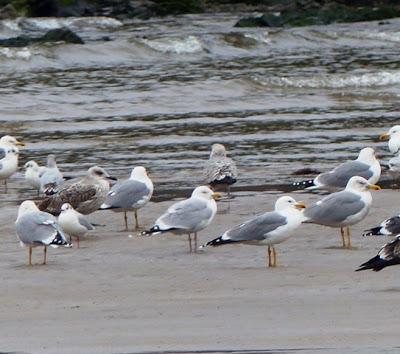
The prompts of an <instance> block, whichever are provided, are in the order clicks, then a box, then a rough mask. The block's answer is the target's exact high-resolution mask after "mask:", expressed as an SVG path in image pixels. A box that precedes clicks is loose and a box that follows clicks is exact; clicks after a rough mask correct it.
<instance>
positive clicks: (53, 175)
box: [40, 154, 64, 194]
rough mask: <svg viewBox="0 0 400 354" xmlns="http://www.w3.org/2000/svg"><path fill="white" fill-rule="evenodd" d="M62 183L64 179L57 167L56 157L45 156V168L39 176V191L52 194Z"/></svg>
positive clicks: (51, 155)
mask: <svg viewBox="0 0 400 354" xmlns="http://www.w3.org/2000/svg"><path fill="white" fill-rule="evenodd" d="M63 183H64V177H63V175H62V173H61V172H60V170H59V169H58V167H57V162H56V157H55V156H54V155H53V154H50V155H48V156H47V166H46V168H45V170H44V171H43V173H41V175H40V191H41V192H45V194H54V192H55V191H56V189H57V187H58V186H60V185H61V184H63Z"/></svg>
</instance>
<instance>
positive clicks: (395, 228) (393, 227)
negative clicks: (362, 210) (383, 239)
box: [363, 214, 400, 236]
mask: <svg viewBox="0 0 400 354" xmlns="http://www.w3.org/2000/svg"><path fill="white" fill-rule="evenodd" d="M399 234H400V214H399V215H395V216H392V217H391V218H389V219H386V220H384V221H382V222H381V223H380V224H379V225H378V226H376V227H373V228H371V229H368V230H365V231H364V232H363V236H381V235H383V236H396V235H399Z"/></svg>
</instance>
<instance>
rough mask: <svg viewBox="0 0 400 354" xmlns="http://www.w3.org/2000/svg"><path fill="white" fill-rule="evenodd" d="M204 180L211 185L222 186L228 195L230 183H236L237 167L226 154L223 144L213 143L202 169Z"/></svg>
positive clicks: (213, 186)
mask: <svg viewBox="0 0 400 354" xmlns="http://www.w3.org/2000/svg"><path fill="white" fill-rule="evenodd" d="M204 177H205V181H206V182H207V183H208V184H209V185H210V186H211V187H212V188H215V187H217V186H223V187H225V188H226V189H227V191H228V196H230V191H231V185H232V184H234V183H236V180H237V169H236V164H235V162H234V161H233V160H232V159H230V158H229V157H227V156H226V149H225V146H224V145H222V144H213V145H212V147H211V153H210V158H209V160H208V161H207V163H206V166H205V169H204Z"/></svg>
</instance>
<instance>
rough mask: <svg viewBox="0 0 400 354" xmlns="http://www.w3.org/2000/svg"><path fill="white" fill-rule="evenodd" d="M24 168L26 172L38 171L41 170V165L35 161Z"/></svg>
mask: <svg viewBox="0 0 400 354" xmlns="http://www.w3.org/2000/svg"><path fill="white" fill-rule="evenodd" d="M24 167H25V169H26V170H28V169H32V170H37V169H38V168H39V165H38V164H37V163H36V162H35V161H33V160H31V161H28V162H27V163H26V164H25V165H24Z"/></svg>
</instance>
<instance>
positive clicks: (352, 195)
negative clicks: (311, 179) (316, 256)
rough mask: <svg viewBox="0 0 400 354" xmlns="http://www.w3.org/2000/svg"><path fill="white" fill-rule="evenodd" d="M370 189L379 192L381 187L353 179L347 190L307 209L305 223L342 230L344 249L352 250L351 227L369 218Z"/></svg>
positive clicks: (360, 179) (358, 177)
mask: <svg viewBox="0 0 400 354" xmlns="http://www.w3.org/2000/svg"><path fill="white" fill-rule="evenodd" d="M370 189H373V190H379V189H380V187H379V186H377V185H374V184H370V183H368V181H367V180H366V179H365V178H363V177H360V176H354V177H351V178H350V180H349V182H348V183H347V186H346V189H345V190H343V191H341V192H336V193H332V194H330V195H328V196H326V197H325V198H323V199H321V200H320V201H318V202H316V203H315V204H314V205H312V206H310V207H308V208H307V209H305V211H304V217H305V219H304V221H303V222H307V223H313V224H319V225H325V226H330V227H337V228H340V232H341V236H342V242H343V248H351V238H350V228H349V226H350V225H354V224H357V223H358V222H360V221H361V220H362V219H364V218H365V217H366V216H367V214H368V212H369V209H370V207H371V204H372V195H371V193H370V191H369V190H370ZM344 227H346V229H347V230H346V231H347V241H346V239H345V234H344V229H343V228H344Z"/></svg>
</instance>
